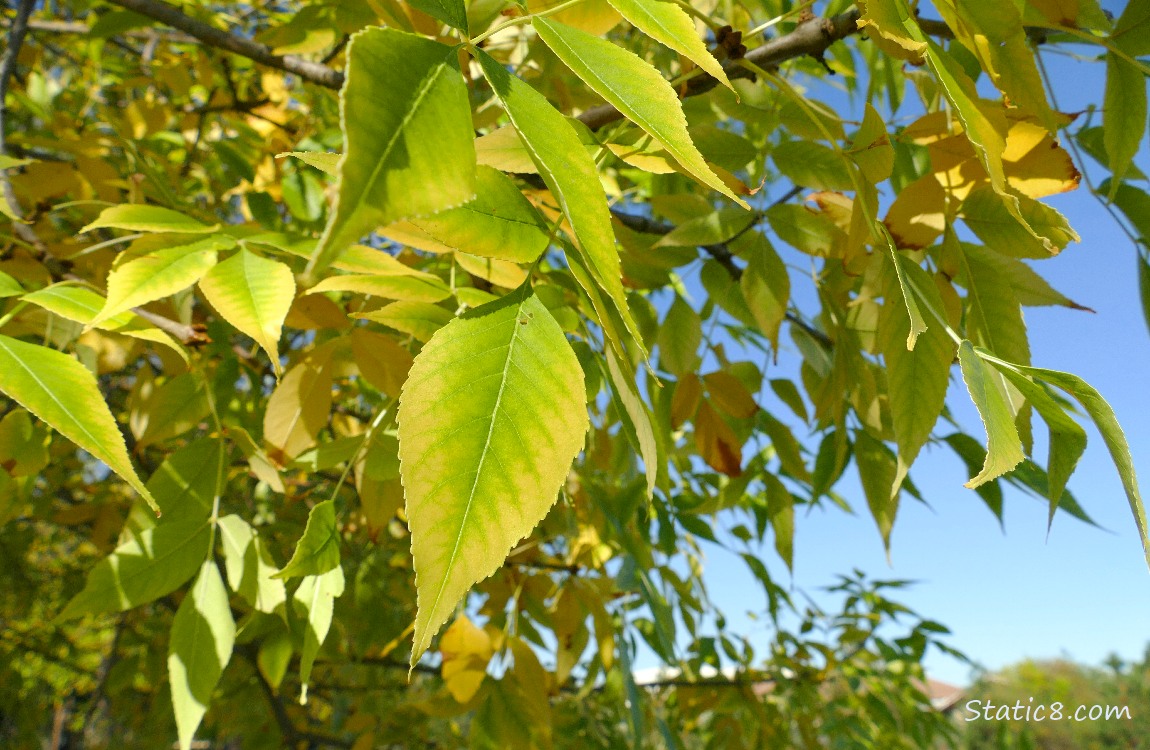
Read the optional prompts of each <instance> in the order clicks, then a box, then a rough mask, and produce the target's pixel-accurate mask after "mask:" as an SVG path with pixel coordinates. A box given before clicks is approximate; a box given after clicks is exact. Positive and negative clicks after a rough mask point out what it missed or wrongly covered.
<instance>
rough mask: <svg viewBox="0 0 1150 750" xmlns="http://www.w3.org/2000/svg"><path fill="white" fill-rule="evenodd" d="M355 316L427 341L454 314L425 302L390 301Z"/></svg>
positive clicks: (418, 339)
mask: <svg viewBox="0 0 1150 750" xmlns="http://www.w3.org/2000/svg"><path fill="white" fill-rule="evenodd" d="M355 317H357V318H363V319H364V320H370V321H373V322H376V323H381V324H383V325H385V326H387V327H388V328H394V329H395V330H397V331H400V332H401V333H406V334H409V335H411V336H412V337H413V338H415V339H416V340H417V341H427V340H428V339H430V338H431V337H432V336H434V335H435V332H436V331H438V330H439V329H440V328H442V327H443V326H445V325H447V324H448V323H449V322H451V319H452V318H453V317H455V316H454V315H452V314H451V311H449V310H445V309H444V308H442V307H440V306H439V305H432V304H429V303H427V302H392V303H391V304H390V305H384V306H383V307H381V308H379V309H378V310H373V311H372V312H368V313H357V314H356V315H355Z"/></svg>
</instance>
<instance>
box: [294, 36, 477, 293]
mask: <svg viewBox="0 0 1150 750" xmlns="http://www.w3.org/2000/svg"><path fill="white" fill-rule="evenodd" d="M452 15H453V16H454V15H455V14H452ZM456 20H458V19H456ZM347 67H348V74H347V80H346V81H345V83H344V87H343V90H342V92H341V95H340V113H341V118H342V120H343V129H344V138H345V143H344V155H343V158H342V159H341V160H340V163H339V195H338V197H337V199H336V204H335V207H334V209H333V210H332V212H331V217H330V219H329V221H328V224H327V227H326V228H325V229H324V233H323V237H321V238H320V242H319V245H318V246H317V247H316V249H315V252H314V253H313V255H312V257H311V260H310V262H309V263H308V268H307V273H308V275H309V276H310V278H311V279H312V280H313V281H315V280H318V277H319V274H320V273H321V272H322V271H323V270H324V269H326V268H327V267H328V266H329V265H330V264H331V262H332V261H333V260H335V259H336V258H337V257H339V255H340V253H342V252H343V251H344V250H345V249H347V247H348V246H349V245H351V244H352V243H354V242H356V241H357V240H359V238H360V237H362V236H363V235H365V234H367V233H368V232H371V231H372V230H374V229H376V228H377V227H380V226H383V225H385V224H391V223H392V222H395V221H399V220H401V219H406V218H409V217H412V216H425V215H427V214H432V213H435V212H436V211H440V210H443V209H447V208H453V207H455V206H458V205H460V204H462V203H465V202H467V201H468V200H470V199H471V198H472V197H473V196H474V195H475V139H474V136H473V134H472V129H471V108H470V106H469V105H468V101H467V87H466V85H465V84H464V82H463V76H462V73H461V72H460V69H459V58H458V55H457V53H456V51H455V49H453V48H452V47H448V46H446V45H443V44H439V43H437V42H433V41H430V40H428V39H425V38H423V37H419V36H416V35H414V34H408V33H405V32H402V31H396V30H394V29H385V28H371V29H367V30H365V31H362V32H360V33H359V34H357V35H356V36H355V37H354V38H353V39H352V41H351V43H350V44H349V48H348V66H347ZM309 286H310V284H309Z"/></svg>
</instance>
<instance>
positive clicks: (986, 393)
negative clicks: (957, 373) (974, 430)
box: [958, 341, 1026, 489]
mask: <svg viewBox="0 0 1150 750" xmlns="http://www.w3.org/2000/svg"><path fill="white" fill-rule="evenodd" d="M958 361H959V364H960V365H961V366H962V379H963V380H964V381H966V388H967V390H968V391H969V392H970V400H971V401H973V402H974V405H975V406H976V407H977V408H978V413H979V415H980V416H981V417H982V424H983V426H984V427H985V428H986V439H987V444H986V462H985V463H984V464H983V466H982V471H980V472H979V473H978V476H975V477H973V478H972V479H971V480H970V481H969V482H967V483H966V486H967V487H969V488H971V489H974V488H975V487H978V486H979V485H981V484H985V483H986V482H989V481H990V480H992V479H995V478H997V477H1000V476H1002V475H1003V474H1005V473H1006V472H1008V471H1010V470H1011V469H1013V468H1014V467H1015V466H1018V464H1019V463H1021V462H1022V460H1023V459H1024V458H1026V456H1025V455H1024V454H1023V452H1022V441H1021V440H1020V439H1019V437H1018V430H1017V429H1016V428H1015V426H1014V413H1013V411H1012V409H1011V407H1010V400H1009V398H1008V396H1007V393H1006V386H1005V384H1004V383H1003V380H1002V375H1000V374H999V373H998V372H996V371H994V370H993V369H992V368H991V367H990V366H989V365H987V364H986V363H985V362H983V361H982V358H981V357H980V356H978V354H977V353H975V351H974V345H973V344H971V343H970V342H969V341H963V342H962V345H961V346H960V347H959V349H958Z"/></svg>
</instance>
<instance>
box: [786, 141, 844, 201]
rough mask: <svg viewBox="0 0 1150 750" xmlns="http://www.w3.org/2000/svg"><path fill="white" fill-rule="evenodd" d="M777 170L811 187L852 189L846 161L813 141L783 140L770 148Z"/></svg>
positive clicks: (794, 180)
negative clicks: (773, 147) (772, 148)
mask: <svg viewBox="0 0 1150 750" xmlns="http://www.w3.org/2000/svg"><path fill="white" fill-rule="evenodd" d="M771 158H772V159H773V160H774V162H775V166H776V167H778V168H779V171H780V172H782V173H783V174H784V175H786V177H787V179H789V180H790V181H791V182H793V183H794V184H796V185H802V186H803V187H805V188H811V189H812V190H836V191H843V190H853V189H854V180H853V179H852V178H851V173H850V167H849V166H848V162H847V161H846V160H845V159H844V158H843V157H842V154H841V153H840V152H837V151H835V150H834V149H831V148H828V147H826V146H824V145H822V144H821V143H815V142H814V141H786V142H784V143H780V144H779V145H778V146H776V147H775V149H774V150H773V151H771Z"/></svg>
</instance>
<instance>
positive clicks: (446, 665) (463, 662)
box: [439, 615, 495, 703]
mask: <svg viewBox="0 0 1150 750" xmlns="http://www.w3.org/2000/svg"><path fill="white" fill-rule="evenodd" d="M439 652H440V654H441V655H442V657H443V667H442V672H443V681H444V682H445V683H446V684H447V691H448V692H449V693H451V697H452V698H455V700H457V701H458V702H460V703H467V702H468V701H469V700H471V699H472V698H473V697H475V693H476V692H477V691H478V690H479V686H480V685H481V684H482V683H483V678H484V677H485V676H486V674H487V662H489V661H491V657H492V655H494V653H495V649H493V648H492V646H491V636H489V635H487V633H485V632H484V631H483V630H481V629H480V628H477V627H476V626H475V625H473V624H472V622H471V620H469V619H467V617H465V616H463V615H460V616H459V617H457V618H456V619H455V622H453V623H451V627H449V628H448V629H447V630H445V631H444V632H443V637H442V638H441V639H440V640H439Z"/></svg>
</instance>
